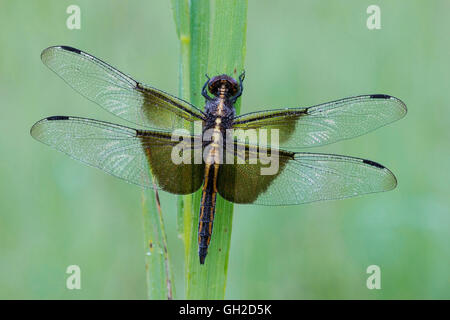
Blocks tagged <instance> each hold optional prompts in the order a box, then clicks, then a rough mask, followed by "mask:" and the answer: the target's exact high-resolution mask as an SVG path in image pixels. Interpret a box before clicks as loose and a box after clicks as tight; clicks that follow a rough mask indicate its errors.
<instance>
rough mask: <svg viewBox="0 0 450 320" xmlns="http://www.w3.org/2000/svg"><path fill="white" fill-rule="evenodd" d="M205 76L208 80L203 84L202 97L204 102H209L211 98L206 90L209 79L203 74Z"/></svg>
mask: <svg viewBox="0 0 450 320" xmlns="http://www.w3.org/2000/svg"><path fill="white" fill-rule="evenodd" d="M205 76H206V78H207V79H208V80H206V82H205V84H204V85H203V88H202V96H204V97H205V99H206V100H211V99H212V98H211V97H210V96H209V94H208V90H207V89H206V88H207V87H208V83H209V80H211V79H210V78H209V77H208V74H205Z"/></svg>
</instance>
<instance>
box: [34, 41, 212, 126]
mask: <svg viewBox="0 0 450 320" xmlns="http://www.w3.org/2000/svg"><path fill="white" fill-rule="evenodd" d="M41 59H42V62H43V63H44V64H45V65H47V66H48V67H49V68H50V69H51V70H53V71H54V72H55V73H56V74H57V75H58V76H60V77H61V78H62V79H63V80H64V81H65V82H67V83H68V84H69V85H70V86H71V87H72V88H73V89H75V90H76V91H77V92H79V93H80V94H81V95H83V96H85V97H86V98H88V99H89V100H91V101H93V102H95V103H97V104H98V105H100V106H101V107H103V108H105V109H106V110H108V111H109V112H111V113H113V114H115V115H117V116H118V117H121V118H123V119H125V120H128V121H130V122H133V123H136V124H138V125H142V126H147V127H152V128H160V129H164V130H173V129H178V128H183V129H187V130H191V128H192V123H193V122H194V121H199V120H203V118H204V116H203V113H202V112H201V111H200V110H198V109H197V108H195V107H194V106H192V105H191V104H189V103H187V102H186V101H183V100H181V99H179V98H176V97H174V96H172V95H169V94H167V93H165V92H163V91H160V90H157V89H155V88H152V87H149V86H146V85H144V84H142V83H139V82H137V81H135V80H133V79H132V78H130V77H129V76H127V75H125V74H123V73H122V72H120V71H118V70H116V69H115V68H113V67H111V66H110V65H108V64H107V63H105V62H103V61H101V60H99V59H97V58H95V57H94V56H91V55H90V54H88V53H86V52H83V51H81V50H78V49H75V48H71V47H66V46H56V47H50V48H47V49H45V50H44V51H43V52H42V54H41Z"/></svg>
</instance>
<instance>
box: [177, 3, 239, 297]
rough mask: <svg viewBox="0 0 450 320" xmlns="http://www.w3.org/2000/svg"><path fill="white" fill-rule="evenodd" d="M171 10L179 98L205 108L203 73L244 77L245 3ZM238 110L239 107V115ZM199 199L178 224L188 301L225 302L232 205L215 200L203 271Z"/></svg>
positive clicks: (191, 199)
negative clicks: (178, 52) (178, 53)
mask: <svg viewBox="0 0 450 320" xmlns="http://www.w3.org/2000/svg"><path fill="white" fill-rule="evenodd" d="M172 4H173V9H174V17H175V22H176V25H177V34H178V37H179V39H180V48H181V62H180V64H181V68H180V72H181V77H180V80H181V84H180V93H182V98H183V99H185V100H188V101H190V102H191V103H193V104H194V105H196V106H201V105H204V98H203V97H202V96H201V94H200V92H201V87H202V85H203V83H204V82H205V81H206V77H205V73H208V74H209V75H211V76H214V75H218V74H223V73H226V74H228V75H230V76H232V77H234V78H237V77H238V76H239V74H240V73H241V72H242V71H243V66H244V57H245V36H246V27H247V16H246V15H247V0H216V1H211V2H210V1H209V0H191V2H190V6H189V1H187V0H172ZM185 39H189V46H187V45H185V44H184V43H183V40H185ZM188 65H189V67H188ZM187 72H189V74H190V77H188V76H187V75H186V73H187ZM186 81H190V83H189V84H188V83H186ZM186 88H189V93H188V92H187V90H186ZM183 89H184V90H183ZM239 109H240V104H239V103H238V104H236V112H239ZM200 199H201V192H200V191H198V192H196V193H194V194H193V195H190V196H185V197H184V198H183V201H179V212H178V218H179V219H178V223H179V224H180V225H181V224H182V225H183V226H182V227H181V226H180V227H179V232H180V233H181V237H182V239H183V240H184V245H185V282H186V284H185V290H186V298H187V299H223V298H224V297H225V288H226V280H227V271H228V258H229V251H230V241H231V230H232V220H233V204H232V203H230V202H227V201H225V200H224V199H222V198H221V197H220V196H218V197H217V201H216V217H215V224H214V233H213V236H212V239H211V245H210V248H209V250H208V256H207V258H206V262H205V264H204V265H200V263H199V259H198V244H197V228H198V212H199V210H200Z"/></svg>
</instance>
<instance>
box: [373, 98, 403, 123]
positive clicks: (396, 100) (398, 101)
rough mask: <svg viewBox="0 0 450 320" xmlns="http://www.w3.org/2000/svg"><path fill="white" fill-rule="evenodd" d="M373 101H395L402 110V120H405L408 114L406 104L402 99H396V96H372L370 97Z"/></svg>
mask: <svg viewBox="0 0 450 320" xmlns="http://www.w3.org/2000/svg"><path fill="white" fill-rule="evenodd" d="M370 98H371V99H380V100H393V101H395V102H397V105H398V106H399V107H400V108H401V111H402V113H401V116H400V118H403V117H404V116H405V115H406V114H407V113H408V108H407V107H406V103H404V102H403V101H402V100H401V99H399V98H397V97H394V96H390V95H388V94H371V95H370Z"/></svg>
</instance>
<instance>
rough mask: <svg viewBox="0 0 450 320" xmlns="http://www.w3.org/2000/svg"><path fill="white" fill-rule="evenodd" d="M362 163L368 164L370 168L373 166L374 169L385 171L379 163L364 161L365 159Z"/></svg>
mask: <svg viewBox="0 0 450 320" xmlns="http://www.w3.org/2000/svg"><path fill="white" fill-rule="evenodd" d="M363 163H365V164H368V165H371V166H374V167H377V168H379V169H386V168H385V167H384V166H382V165H381V164H379V163H377V162H375V161H372V160H366V159H364V160H363Z"/></svg>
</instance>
